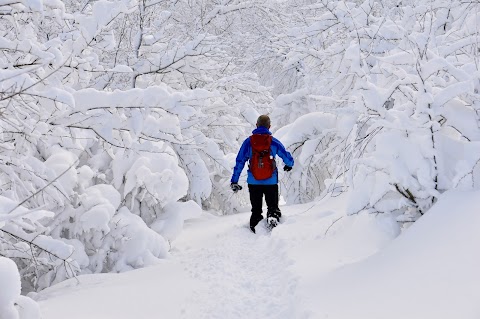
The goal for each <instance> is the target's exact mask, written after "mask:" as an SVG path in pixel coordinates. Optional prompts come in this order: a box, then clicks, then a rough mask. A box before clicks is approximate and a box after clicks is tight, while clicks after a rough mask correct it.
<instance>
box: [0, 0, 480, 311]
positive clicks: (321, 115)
mask: <svg viewBox="0 0 480 319" xmlns="http://www.w3.org/2000/svg"><path fill="white" fill-rule="evenodd" d="M479 32H480V3H478V2H476V1H463V0H417V1H413V0H383V1H379V0H366V1H363V0H359V1H357V0H351V1H336V0H261V1H257V0H202V1H195V0H81V1H73V0H0V34H1V36H0V65H1V68H0V318H1V319H13V318H15V319H18V318H21V319H34V318H35V319H36V318H43V317H42V314H41V311H40V308H39V306H38V304H37V301H34V299H36V298H35V296H36V295H37V294H39V293H41V291H42V290H45V289H46V288H49V287H51V286H54V285H56V284H59V283H61V282H64V281H66V280H70V281H69V282H72V283H75V281H76V280H77V279H76V278H77V277H79V276H83V275H91V276H101V275H93V274H99V273H103V274H105V273H123V272H127V271H129V270H133V269H139V268H143V267H146V266H152V265H157V264H158V263H162V261H165V260H168V259H169V258H171V257H170V255H171V254H172V253H173V252H174V251H175V244H174V241H175V239H176V238H178V237H179V235H180V233H181V231H182V228H183V227H184V224H185V223H186V221H188V220H192V219H195V218H198V217H199V216H200V215H202V214H204V212H210V213H211V214H212V215H215V216H217V217H218V218H219V219H221V218H228V216H231V215H238V214H237V213H242V212H248V211H249V209H250V208H249V205H250V203H249V197H248V196H249V195H248V191H245V190H244V191H241V192H238V193H233V192H232V191H231V190H230V178H231V176H232V169H233V167H234V165H235V157H236V154H237V152H238V149H239V147H240V145H241V144H242V142H243V141H244V139H245V138H246V137H248V136H249V135H250V134H251V131H252V130H253V129H254V128H255V123H256V119H257V117H258V116H259V115H260V114H269V115H270V117H271V119H272V128H271V131H272V132H273V134H274V136H275V137H276V138H278V139H279V140H281V141H282V143H283V144H284V145H285V147H286V148H287V150H288V151H289V152H290V153H291V154H292V155H293V157H294V158H295V166H294V167H293V170H292V171H291V172H288V173H286V172H283V171H282V170H279V174H280V181H279V185H280V190H281V196H282V200H283V202H284V203H285V204H286V205H287V206H286V207H289V205H307V206H298V207H307V208H308V207H310V206H308V205H310V203H313V204H314V205H315V203H317V202H318V201H319V200H321V199H322V198H324V197H326V196H328V197H330V198H333V199H335V198H337V197H338V198H340V197H341V198H345V200H342V203H343V205H344V206H345V216H346V217H345V219H343V220H342V221H344V220H346V218H347V217H349V216H358V215H362V216H363V215H368V216H369V217H368V218H385V216H388V217H389V218H392V219H393V220H394V221H395V223H396V225H397V226H398V227H399V229H400V231H404V230H408V229H409V228H410V227H413V226H414V225H415V224H417V223H419V222H420V221H421V220H422V219H423V218H424V217H423V215H426V214H428V212H429V210H430V208H431V207H432V206H435V204H436V203H437V201H439V199H440V198H441V197H442V195H443V194H444V193H446V192H447V193H448V192H458V194H477V193H475V191H476V190H479V189H480V93H479V90H480V33H479ZM281 166H282V167H283V165H281V163H279V164H278V167H281ZM245 179H246V169H245V170H244V171H243V174H242V177H241V180H240V184H241V185H244V186H246V182H245ZM244 188H246V187H244ZM344 194H348V197H342V196H343V195H344ZM471 196H473V195H470V197H471ZM470 197H468V198H470ZM295 207H297V206H295ZM477 207H478V206H477ZM247 216H248V215H244V216H243V217H242V218H243V221H244V222H245V223H246V222H247V221H248V217H247ZM425 217H428V216H425ZM476 218H477V219H476V221H477V224H476V227H477V228H478V225H479V224H478V221H479V220H478V217H476ZM287 221H288V217H287ZM471 223H473V221H471ZM332 225H333V224H332ZM332 225H330V226H332ZM281 227H282V228H281V229H280V228H279V229H278V230H279V232H280V231H284V232H285V233H287V232H288V230H287V227H288V225H287V224H285V225H281ZM332 230H333V229H332ZM332 230H330V228H329V229H327V232H329V231H332ZM205 231H212V230H211V229H210V230H207V229H206V230H205ZM297 231H298V230H297ZM299 232H301V231H299ZM312 232H313V230H312ZM324 232H325V230H324V229H322V230H317V232H316V234H320V235H323V233H324ZM325 234H327V233H326V232H325ZM273 235H274V234H273V233H272V236H273ZM397 235H398V234H397ZM449 235H450V236H453V235H452V234H449ZM180 236H181V235H180ZM252 236H255V235H252ZM312 236H313V233H312ZM477 239H478V237H477ZM419 241H421V237H420V239H419ZM478 243H479V242H476V245H478ZM415 245H416V243H415V242H414V243H412V246H415ZM477 248H478V246H477ZM479 260H480V259H479ZM89 278H90V277H89ZM92 278H94V277H92ZM99 278H100V277H99ZM20 283H21V287H20ZM27 295H28V297H27ZM32 298H33V299H32ZM161 313H162V312H161V309H160V310H159V313H158V314H159V317H158V318H175V317H173V316H172V317H168V316H166V317H162V315H161ZM479 314H480V312H477V315H479ZM218 315H219V316H218V318H237V317H236V316H230V317H229V316H221V314H218ZM194 317H195V316H192V318H194ZM261 317H262V316H259V318H261ZM45 318H48V317H45ZM65 318H66V317H65ZM136 318H143V317H141V316H139V317H136ZM197 318H200V316H199V317H197ZM202 318H203V317H202ZM210 318H217V317H214V316H211V317H210ZM238 318H242V316H239V317H238ZM245 318H247V317H245ZM248 318H254V317H248ZM263 318H266V317H263ZM269 318H270V317H269ZM272 318H310V317H308V316H300V315H296V314H290V315H289V314H287V315H285V316H283V317H282V316H277V317H272ZM312 318H315V316H313V317H312ZM316 318H319V317H316ZM322 318H323V317H322ZM332 318H337V317H332ZM339 318H340V317H339ZM342 318H343V317H342ZM357 318H363V317H357ZM371 318H374V317H371ZM375 318H376V317H375ZM384 318H386V317H384ZM392 318H393V317H392ZM410 318H413V317H410ZM425 318H427V317H424V319H425ZM432 318H433V317H432ZM457 318H461V319H464V318H470V317H468V316H465V317H461V316H460V317H458V316H457ZM472 318H473V317H472ZM48 319H50V318H48Z"/></svg>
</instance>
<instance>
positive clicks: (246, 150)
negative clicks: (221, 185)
mask: <svg viewBox="0 0 480 319" xmlns="http://www.w3.org/2000/svg"><path fill="white" fill-rule="evenodd" d="M252 134H270V135H272V133H271V132H270V131H269V130H268V129H267V128H266V127H263V126H260V127H258V128H256V129H255V130H253V132H252ZM270 150H271V152H270V154H271V155H272V156H273V158H274V159H275V156H276V155H278V156H280V158H281V159H282V160H283V162H284V163H285V165H288V166H290V167H293V157H292V155H291V154H290V153H289V152H288V151H287V150H286V149H285V146H283V144H282V143H281V142H280V141H279V140H277V139H276V138H275V137H273V138H272V145H271V146H270ZM251 157H252V147H251V144H250V137H248V138H247V139H246V140H245V141H244V142H243V144H242V147H240V150H239V151H238V155H237V160H236V164H235V167H234V168H233V175H232V179H231V181H230V182H232V183H238V179H239V178H240V174H241V173H242V170H243V167H244V166H245V163H246V162H247V161H248V160H249V159H250V158H251ZM247 183H248V184H254V185H274V184H277V183H278V170H277V169H275V171H274V172H273V175H272V177H270V178H268V179H264V180H256V179H255V177H253V174H252V172H250V170H248V177H247Z"/></svg>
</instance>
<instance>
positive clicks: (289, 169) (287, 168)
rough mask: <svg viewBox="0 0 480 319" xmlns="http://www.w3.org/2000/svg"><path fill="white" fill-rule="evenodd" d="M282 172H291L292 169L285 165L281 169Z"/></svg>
mask: <svg viewBox="0 0 480 319" xmlns="http://www.w3.org/2000/svg"><path fill="white" fill-rule="evenodd" d="M283 170H284V171H285V172H290V171H291V170H292V167H291V166H288V165H285V166H284V167H283Z"/></svg>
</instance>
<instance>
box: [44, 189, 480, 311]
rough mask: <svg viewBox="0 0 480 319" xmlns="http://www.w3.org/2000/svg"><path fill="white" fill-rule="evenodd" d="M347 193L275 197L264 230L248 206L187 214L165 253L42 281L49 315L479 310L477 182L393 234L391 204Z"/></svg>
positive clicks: (479, 198)
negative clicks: (353, 211)
mask: <svg viewBox="0 0 480 319" xmlns="http://www.w3.org/2000/svg"><path fill="white" fill-rule="evenodd" d="M347 197H348V194H342V195H341V196H338V197H334V198H326V199H323V200H320V201H316V202H312V203H308V204H302V205H296V206H283V207H282V211H283V216H284V217H283V221H282V223H281V224H280V225H279V226H277V228H275V229H274V230H273V231H272V232H271V233H269V232H268V231H266V230H265V229H264V228H263V226H262V222H261V223H260V224H259V225H258V226H257V234H253V233H251V232H250V231H249V229H248V227H247V225H248V217H249V213H241V214H237V215H231V216H224V217H215V216H214V215H211V214H208V213H203V214H202V215H201V216H200V217H198V218H195V219H190V220H187V221H186V222H185V230H184V231H183V232H182V233H181V234H180V235H179V236H178V237H177V239H176V241H175V245H174V246H173V249H172V250H171V252H170V253H171V254H170V257H169V258H168V259H166V260H163V261H162V262H160V263H159V264H157V265H156V266H152V267H148V268H145V269H139V270H134V271H130V272H127V273H122V274H118V275H115V274H103V275H84V276H80V277H79V278H78V280H79V282H77V281H76V280H75V279H70V280H68V281H66V282H63V283H61V284H58V285H56V286H53V287H51V288H48V289H46V290H44V291H42V292H41V293H40V294H39V295H38V296H37V299H38V300H39V304H40V307H41V310H42V314H43V316H44V318H45V319H60V318H64V316H65V313H68V314H69V318H71V319H75V318H112V319H113V318H115V319H122V318H133V317H135V318H154V317H161V318H265V319H267V318H285V319H287V318H288V319H291V318H329V319H351V318H368V319H374V318H389V319H390V318H409V319H415V318H418V319H428V318H432V319H433V318H435V319H442V318H445V319H447V318H448V319H451V318H462V319H475V318H478V317H479V315H480V306H479V305H478V302H477V301H478V299H479V298H480V290H479V289H478V288H477V285H476V283H477V282H479V280H480V272H479V271H478V269H480V253H479V250H478V243H479V242H480V233H479V232H478V227H479V225H480V215H478V212H477V208H478V206H479V204H480V192H478V191H477V192H458V191H450V192H447V193H446V194H444V195H443V196H442V197H441V199H440V200H439V201H438V203H436V204H435V205H434V206H433V208H432V209H431V210H430V211H429V212H428V213H427V214H426V215H425V216H424V217H423V218H421V219H420V220H419V221H418V222H416V223H415V224H413V226H411V227H409V228H408V229H406V230H404V231H403V233H401V234H400V227H399V225H398V224H397V222H396V220H395V216H393V215H388V214H384V215H381V216H375V215H373V214H366V213H363V214H358V215H353V216H348V215H346V214H345V210H346V207H345V206H346V201H347V199H348V198H347Z"/></svg>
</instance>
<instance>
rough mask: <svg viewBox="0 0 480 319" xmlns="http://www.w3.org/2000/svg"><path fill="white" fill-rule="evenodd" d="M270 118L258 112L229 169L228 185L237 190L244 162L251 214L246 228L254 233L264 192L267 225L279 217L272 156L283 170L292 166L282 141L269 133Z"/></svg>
mask: <svg viewBox="0 0 480 319" xmlns="http://www.w3.org/2000/svg"><path fill="white" fill-rule="evenodd" d="M269 129H270V118H269V117H268V115H260V116H259V117H258V119H257V128H256V129H255V130H253V132H252V135H251V136H250V137H248V138H247V139H245V141H244V142H243V144H242V146H241V147H240V150H239V152H238V155H237V159H236V164H235V167H234V169H233V175H232V179H231V181H230V182H231V184H230V188H231V189H232V191H233V192H235V193H236V192H238V191H239V190H241V189H242V186H240V185H238V179H239V178H240V174H241V173H242V170H243V168H244V166H245V163H246V162H247V161H249V165H248V177H247V184H248V191H249V192H250V204H251V205H252V215H251V217H250V229H251V230H252V232H254V233H255V226H256V225H257V224H258V223H259V222H260V221H261V220H262V219H263V216H262V201H263V196H264V195H265V201H266V203H267V218H268V222H269V225H270V226H271V227H274V226H276V225H277V223H278V222H279V221H280V217H281V216H282V213H281V212H280V209H279V208H278V197H279V196H278V170H277V167H276V162H275V156H276V155H278V156H279V157H280V158H281V159H282V160H283V163H284V164H285V166H284V167H283V170H284V171H286V172H288V171H290V170H291V169H292V167H293V163H294V161H293V157H292V155H291V154H290V153H289V152H288V151H287V150H286V149H285V147H284V146H283V144H282V143H281V142H280V141H279V140H277V139H276V138H274V137H273V136H272V133H271V132H270V131H269Z"/></svg>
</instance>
